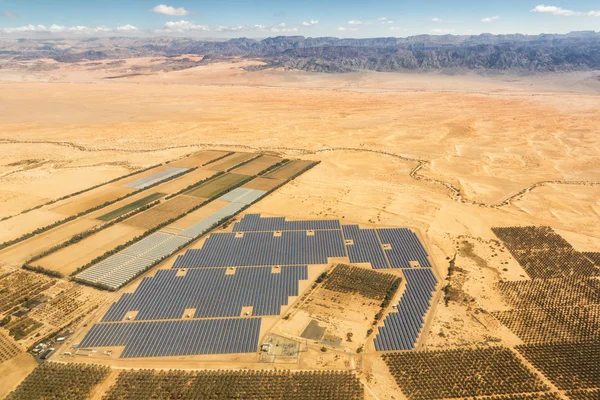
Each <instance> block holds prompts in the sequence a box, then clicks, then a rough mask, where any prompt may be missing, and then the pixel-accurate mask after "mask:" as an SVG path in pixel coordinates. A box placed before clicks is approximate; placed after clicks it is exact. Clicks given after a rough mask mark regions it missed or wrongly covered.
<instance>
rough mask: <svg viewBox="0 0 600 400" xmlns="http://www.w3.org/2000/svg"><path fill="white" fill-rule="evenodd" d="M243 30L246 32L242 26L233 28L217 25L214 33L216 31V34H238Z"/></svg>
mask: <svg viewBox="0 0 600 400" xmlns="http://www.w3.org/2000/svg"><path fill="white" fill-rule="evenodd" d="M243 30H246V27H245V26H242V25H235V26H222V25H219V26H218V27H217V28H215V31H217V32H240V31H243Z"/></svg>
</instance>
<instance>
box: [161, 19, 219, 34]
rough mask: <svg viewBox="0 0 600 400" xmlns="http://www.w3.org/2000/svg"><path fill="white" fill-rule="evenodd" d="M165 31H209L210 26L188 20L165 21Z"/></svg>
mask: <svg viewBox="0 0 600 400" xmlns="http://www.w3.org/2000/svg"><path fill="white" fill-rule="evenodd" d="M164 30H165V31H166V32H179V33H180V32H190V31H204V32H206V31H210V28H209V27H208V26H206V25H196V24H194V23H193V22H190V21H184V20H181V21H168V22H165V29H164Z"/></svg>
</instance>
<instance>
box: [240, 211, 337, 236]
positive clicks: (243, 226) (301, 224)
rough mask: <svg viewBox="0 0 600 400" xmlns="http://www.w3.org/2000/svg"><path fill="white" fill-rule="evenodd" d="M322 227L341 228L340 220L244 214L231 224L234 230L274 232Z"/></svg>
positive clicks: (322, 228) (319, 228) (321, 228)
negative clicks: (313, 219) (266, 216)
mask: <svg viewBox="0 0 600 400" xmlns="http://www.w3.org/2000/svg"><path fill="white" fill-rule="evenodd" d="M324 229H341V226H340V221H338V220H336V219H332V220H315V221H286V219H285V218H284V217H268V218H262V217H261V216H260V214H246V215H245V216H244V218H242V219H241V220H240V222H237V223H236V224H235V225H234V226H233V231H234V232H249V231H258V232H275V231H309V230H324Z"/></svg>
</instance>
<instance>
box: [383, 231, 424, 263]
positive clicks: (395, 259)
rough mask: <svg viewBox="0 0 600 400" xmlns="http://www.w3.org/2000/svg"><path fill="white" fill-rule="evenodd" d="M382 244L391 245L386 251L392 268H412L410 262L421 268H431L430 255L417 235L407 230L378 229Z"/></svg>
mask: <svg viewBox="0 0 600 400" xmlns="http://www.w3.org/2000/svg"><path fill="white" fill-rule="evenodd" d="M377 234H378V235H379V238H380V240H381V243H385V244H390V245H391V246H392V248H391V249H390V250H385V252H386V255H387V258H388V260H389V261H390V265H391V267H392V268H411V265H410V261H418V262H419V265H420V266H421V267H431V262H430V261H429V255H428V254H427V251H426V250H425V247H423V245H422V244H421V241H420V240H419V237H418V236H417V234H416V233H414V232H413V231H411V230H410V229H407V228H391V229H377Z"/></svg>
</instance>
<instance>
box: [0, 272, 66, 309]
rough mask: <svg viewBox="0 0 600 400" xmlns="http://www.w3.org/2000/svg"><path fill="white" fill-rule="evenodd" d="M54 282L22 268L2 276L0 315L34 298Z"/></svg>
mask: <svg viewBox="0 0 600 400" xmlns="http://www.w3.org/2000/svg"><path fill="white" fill-rule="evenodd" d="M55 282H56V281H55V280H54V279H51V278H48V277H47V276H45V275H41V274H36V273H33V272H29V271H22V270H20V271H15V272H12V273H10V274H8V275H5V276H3V277H2V278H0V315H4V313H7V312H10V311H11V310H13V309H15V308H16V307H18V306H20V305H21V304H22V303H24V302H26V301H28V300H30V299H34V298H35V297H36V296H38V295H39V294H40V293H41V292H43V291H44V290H46V289H48V288H49V287H51V286H52V285H54V284H55Z"/></svg>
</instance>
